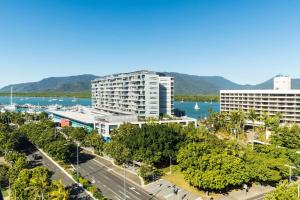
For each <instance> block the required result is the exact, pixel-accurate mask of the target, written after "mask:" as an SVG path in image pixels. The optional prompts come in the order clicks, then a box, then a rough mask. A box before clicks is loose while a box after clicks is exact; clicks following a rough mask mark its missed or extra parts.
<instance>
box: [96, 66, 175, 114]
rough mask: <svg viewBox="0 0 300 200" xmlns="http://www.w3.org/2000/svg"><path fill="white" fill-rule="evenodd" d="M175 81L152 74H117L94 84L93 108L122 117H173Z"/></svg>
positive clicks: (102, 78)
mask: <svg viewBox="0 0 300 200" xmlns="http://www.w3.org/2000/svg"><path fill="white" fill-rule="evenodd" d="M173 82H174V81H173V78H172V77H164V76H160V75H158V74H157V73H156V72H152V71H146V70H142V71H136V72H130V73H120V74H113V75H108V76H104V77H101V78H98V79H96V80H94V81H92V107H93V108H94V109H97V110H100V111H103V112H106V113H112V114H122V115H136V116H139V117H158V116H159V115H160V114H169V115H172V114H173V105H174V104H173V98H174V97H173V95H174V91H173V90H174V87H173V84H174V83H173Z"/></svg>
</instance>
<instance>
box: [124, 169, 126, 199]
mask: <svg viewBox="0 0 300 200" xmlns="http://www.w3.org/2000/svg"><path fill="white" fill-rule="evenodd" d="M124 200H126V165H125V164H124Z"/></svg>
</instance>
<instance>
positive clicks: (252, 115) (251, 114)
mask: <svg viewBox="0 0 300 200" xmlns="http://www.w3.org/2000/svg"><path fill="white" fill-rule="evenodd" d="M257 117H258V116H257V114H256V112H255V110H254V109H253V108H251V109H250V110H249V112H248V119H249V120H251V122H252V132H253V133H252V136H253V138H252V149H253V148H254V141H253V140H254V136H255V124H254V123H255V121H256V120H257Z"/></svg>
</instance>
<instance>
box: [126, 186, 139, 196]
mask: <svg viewBox="0 0 300 200" xmlns="http://www.w3.org/2000/svg"><path fill="white" fill-rule="evenodd" d="M129 189H131V190H132V191H134V192H135V193H136V194H139V195H141V193H139V192H138V191H136V190H135V187H130V188H129Z"/></svg>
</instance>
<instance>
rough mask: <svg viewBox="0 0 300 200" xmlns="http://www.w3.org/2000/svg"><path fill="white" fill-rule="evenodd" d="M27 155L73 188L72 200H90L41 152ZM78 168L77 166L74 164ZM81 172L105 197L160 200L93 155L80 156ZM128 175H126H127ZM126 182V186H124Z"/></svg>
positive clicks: (33, 150) (54, 176)
mask: <svg viewBox="0 0 300 200" xmlns="http://www.w3.org/2000/svg"><path fill="white" fill-rule="evenodd" d="M26 154H27V156H28V158H29V160H30V162H31V163H32V164H33V165H42V166H44V167H46V168H48V169H49V171H51V172H52V173H53V175H52V177H51V178H52V179H54V180H59V179H62V182H63V184H64V185H65V186H67V187H69V188H71V191H72V192H71V193H72V199H80V200H90V199H91V197H89V195H88V194H86V193H85V192H84V191H83V190H82V189H80V187H78V186H76V184H75V183H74V181H73V180H72V179H71V178H70V177H69V176H67V175H66V174H65V173H64V172H63V171H62V170H60V169H59V168H58V167H57V166H56V165H55V164H54V163H53V162H52V161H51V160H49V159H48V158H47V157H46V156H44V155H43V154H42V153H41V152H39V151H38V150H37V149H36V148H35V147H34V146H31V147H29V148H27V150H26ZM34 154H36V155H40V156H41V158H40V159H37V160H36V159H34V156H33V155H34ZM74 167H75V168H76V164H74ZM79 172H80V174H81V175H82V176H83V177H85V178H86V179H88V180H89V181H90V182H91V183H92V184H93V185H95V186H97V187H98V188H99V189H101V191H102V192H103V194H104V196H105V197H107V198H109V199H112V200H124V199H127V200H150V199H158V198H156V197H154V196H152V195H151V194H148V193H147V192H146V191H145V190H144V189H143V188H141V187H140V186H138V185H136V184H134V183H132V182H131V181H129V180H128V179H124V176H120V175H118V174H116V173H115V172H113V170H111V168H109V167H107V166H105V165H103V164H101V162H99V161H98V160H96V159H95V158H94V156H93V155H91V154H86V153H81V154H80V155H79ZM125 174H126V173H125ZM124 180H126V181H125V184H124Z"/></svg>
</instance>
